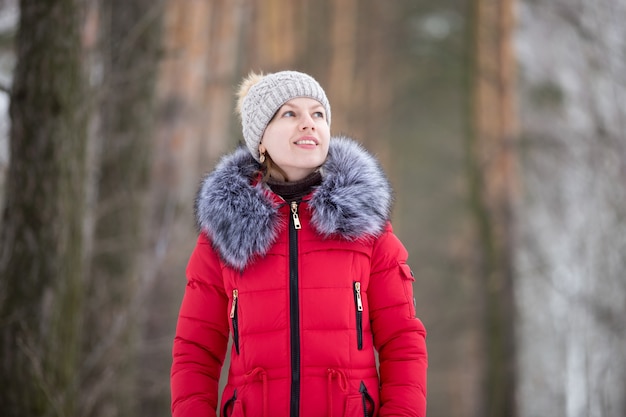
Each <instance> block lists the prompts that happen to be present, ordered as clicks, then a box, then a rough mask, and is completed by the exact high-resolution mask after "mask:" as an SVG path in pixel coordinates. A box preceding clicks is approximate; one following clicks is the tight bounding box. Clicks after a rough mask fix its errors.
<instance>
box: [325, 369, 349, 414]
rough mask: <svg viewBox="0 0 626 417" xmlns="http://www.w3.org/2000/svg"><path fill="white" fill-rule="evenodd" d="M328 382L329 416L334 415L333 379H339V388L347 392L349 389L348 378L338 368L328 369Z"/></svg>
mask: <svg viewBox="0 0 626 417" xmlns="http://www.w3.org/2000/svg"><path fill="white" fill-rule="evenodd" d="M326 372H327V374H328V383H327V384H326V387H327V389H328V413H327V414H328V417H333V379H337V382H338V385H339V388H340V389H341V390H342V391H343V392H346V391H347V390H348V378H347V377H346V374H345V373H344V372H343V371H338V370H336V369H330V368H329V369H328V370H327V371H326Z"/></svg>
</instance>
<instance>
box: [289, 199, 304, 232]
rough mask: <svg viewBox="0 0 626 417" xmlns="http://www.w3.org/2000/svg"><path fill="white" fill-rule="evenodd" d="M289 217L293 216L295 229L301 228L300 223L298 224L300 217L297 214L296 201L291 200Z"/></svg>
mask: <svg viewBox="0 0 626 417" xmlns="http://www.w3.org/2000/svg"><path fill="white" fill-rule="evenodd" d="M291 217H292V218H293V227H294V228H295V229H296V230H300V229H302V225H301V224H300V217H299V216H298V202H297V201H292V202H291Z"/></svg>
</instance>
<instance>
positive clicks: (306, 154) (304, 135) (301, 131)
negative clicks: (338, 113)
mask: <svg viewBox="0 0 626 417" xmlns="http://www.w3.org/2000/svg"><path fill="white" fill-rule="evenodd" d="M329 141H330V127H329V126H328V121H327V120H326V112H325V111H324V106H322V105H321V104H320V103H319V102H318V101H317V100H314V99H312V98H307V97H299V98H294V99H291V100H289V101H288V102H287V103H285V104H283V106H282V107H281V108H280V109H278V112H276V115H275V116H274V118H273V119H272V121H271V122H270V123H269V124H268V125H267V128H266V129H265V132H264V133H263V138H262V139H261V145H262V147H264V148H265V150H266V151H267V153H268V154H269V155H270V157H271V158H272V161H273V162H274V163H276V165H278V166H279V167H280V168H282V169H283V170H284V171H285V173H286V174H287V177H288V179H289V181H298V180H301V179H303V178H305V177H306V176H307V175H309V174H310V173H312V172H313V171H315V169H317V167H319V166H320V165H322V164H323V163H324V161H325V160H326V156H327V155H328V143H329ZM271 174H272V173H270V175H271Z"/></svg>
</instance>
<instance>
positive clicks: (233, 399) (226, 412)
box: [222, 389, 237, 417]
mask: <svg viewBox="0 0 626 417" xmlns="http://www.w3.org/2000/svg"><path fill="white" fill-rule="evenodd" d="M235 400H237V390H236V389H235V391H233V396H232V397H230V398H229V399H228V401H226V403H224V408H223V409H222V416H223V417H227V416H228V407H230V405H231V404H233V403H234V402H235Z"/></svg>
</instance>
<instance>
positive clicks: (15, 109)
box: [0, 0, 86, 417]
mask: <svg viewBox="0 0 626 417" xmlns="http://www.w3.org/2000/svg"><path fill="white" fill-rule="evenodd" d="M79 4H80V2H79V1H77V0H47V1H42V0H22V1H21V2H20V22H19V32H18V35H17V40H16V53H17V65H16V69H15V78H14V82H13V91H12V97H11V107H10V116H11V122H12V125H11V131H10V136H11V137H10V147H11V162H10V166H9V173H8V176H7V184H6V188H7V194H6V206H5V209H4V214H3V225H2V233H1V235H0V279H1V281H0V284H1V285H2V287H1V288H0V294H1V295H0V297H2V299H1V300H0V349H1V353H0V357H1V360H0V366H1V370H0V386H1V387H2V389H0V404H2V414H3V415H4V416H8V417H12V416H25V415H28V416H44V415H45V416H50V415H58V416H61V415H64V416H68V415H74V407H75V403H76V392H77V389H78V387H77V384H76V383H77V365H78V349H77V348H78V346H79V323H80V319H81V300H82V276H83V249H82V248H83V227H82V226H83V216H84V203H83V201H84V179H85V154H86V152H85V149H86V146H85V144H86V123H85V120H86V109H85V106H84V104H85V103H84V102H83V97H84V88H85V85H84V79H85V77H84V75H83V67H82V63H81V42H80V41H81V40H80V16H81V12H80V7H79ZM60 28H63V30H60Z"/></svg>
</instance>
